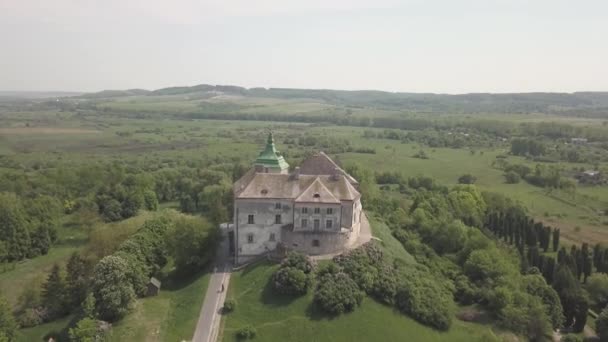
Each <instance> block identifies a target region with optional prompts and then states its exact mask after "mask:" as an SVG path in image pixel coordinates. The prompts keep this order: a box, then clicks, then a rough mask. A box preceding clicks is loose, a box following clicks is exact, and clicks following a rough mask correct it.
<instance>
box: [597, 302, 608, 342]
mask: <svg viewBox="0 0 608 342" xmlns="http://www.w3.org/2000/svg"><path fill="white" fill-rule="evenodd" d="M595 330H596V332H597V334H598V336H599V337H600V341H602V342H606V341H608V307H606V308H604V309H603V310H602V312H601V313H600V314H599V316H598V317H597V319H596V320H595Z"/></svg>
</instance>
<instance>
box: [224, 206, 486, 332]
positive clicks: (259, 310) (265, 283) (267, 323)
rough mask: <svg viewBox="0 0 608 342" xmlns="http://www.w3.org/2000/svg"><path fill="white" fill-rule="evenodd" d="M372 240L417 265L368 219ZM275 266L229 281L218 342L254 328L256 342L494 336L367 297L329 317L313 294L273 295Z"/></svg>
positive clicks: (243, 272) (255, 268)
mask: <svg viewBox="0 0 608 342" xmlns="http://www.w3.org/2000/svg"><path fill="white" fill-rule="evenodd" d="M370 221H371V223H372V227H373V234H374V236H376V237H378V238H380V239H381V240H382V246H383V250H384V252H385V253H386V254H387V255H388V256H390V257H391V258H398V259H401V260H403V261H405V262H415V260H414V259H413V257H412V256H411V255H409V254H408V253H407V252H406V251H405V249H403V247H401V244H400V243H399V242H398V241H397V240H395V239H394V238H393V237H392V235H391V233H390V231H389V228H388V227H387V226H386V225H384V224H382V223H380V222H379V221H378V220H376V219H373V218H370ZM277 267H278V266H277V265H274V264H271V263H267V262H263V263H257V264H254V265H251V266H249V267H247V268H245V269H243V270H241V271H239V272H236V273H234V274H233V275H232V278H231V281H230V288H229V290H228V297H229V298H233V299H235V300H236V303H237V305H236V310H235V311H234V312H232V313H230V314H228V315H227V316H224V320H223V322H222V324H223V327H224V329H223V335H222V341H237V338H236V335H235V333H236V331H237V330H238V329H239V328H241V327H243V326H245V325H252V326H253V327H255V329H256V330H257V333H258V339H259V340H260V341H269V342H272V341H294V342H297V341H302V342H305V341H317V342H323V341H332V342H335V341H345V342H347V341H348V342H350V341H379V340H382V341H425V342H426V341H429V342H434V341H437V342H439V341H456V342H458V341H463V342H464V341H480V340H484V339H487V338H490V337H492V336H494V332H493V331H492V328H491V327H490V326H487V325H482V324H477V323H468V322H462V321H459V320H457V319H455V320H454V324H453V326H452V328H451V329H450V330H449V331H447V332H440V331H437V330H434V329H432V328H429V327H427V326H424V325H422V324H420V323H418V322H416V321H414V320H413V319H411V318H409V317H407V316H405V315H403V314H400V313H399V312H397V311H396V310H395V309H393V308H391V307H388V306H385V305H382V304H379V303H378V302H376V301H374V300H373V299H371V298H369V297H367V298H365V299H364V301H363V303H362V304H361V306H360V307H359V308H357V309H356V310H355V311H354V312H352V313H349V314H345V315H341V316H338V317H328V316H327V315H325V314H324V313H322V312H320V311H319V310H317V309H316V308H315V307H314V305H313V304H312V296H313V295H312V291H310V292H309V293H308V294H307V295H306V296H302V297H299V298H295V299H294V298H292V297H286V296H280V295H277V294H276V292H275V291H273V289H272V288H271V285H270V283H269V280H270V278H271V276H272V274H273V272H274V271H275V270H276V268H277Z"/></svg>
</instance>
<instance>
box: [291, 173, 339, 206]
mask: <svg viewBox="0 0 608 342" xmlns="http://www.w3.org/2000/svg"><path fill="white" fill-rule="evenodd" d="M296 202H307V203H340V201H339V200H338V199H336V197H334V195H333V194H332V193H331V191H329V189H327V187H326V186H325V185H324V184H323V182H321V180H320V178H319V177H317V178H315V180H314V181H313V182H312V183H311V184H310V185H309V186H308V188H306V190H304V191H303V192H302V193H301V194H300V195H299V196H298V197H297V198H296Z"/></svg>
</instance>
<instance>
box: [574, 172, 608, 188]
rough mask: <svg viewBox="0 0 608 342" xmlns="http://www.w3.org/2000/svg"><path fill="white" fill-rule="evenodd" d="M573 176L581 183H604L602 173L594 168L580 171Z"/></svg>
mask: <svg viewBox="0 0 608 342" xmlns="http://www.w3.org/2000/svg"><path fill="white" fill-rule="evenodd" d="M575 178H576V179H577V180H578V182H579V183H581V184H591V185H601V184H605V183H606V180H605V179H604V177H603V175H602V173H601V172H600V171H596V170H587V171H583V172H580V173H578V174H577V175H576V176H575Z"/></svg>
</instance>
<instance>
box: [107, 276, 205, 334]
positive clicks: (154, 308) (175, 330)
mask: <svg viewBox="0 0 608 342" xmlns="http://www.w3.org/2000/svg"><path fill="white" fill-rule="evenodd" d="M208 284H209V274H208V273H202V274H199V275H196V276H194V277H193V278H191V279H188V280H185V281H176V282H173V283H172V282H171V281H169V282H164V283H163V287H162V288H161V292H160V294H159V295H158V296H156V297H149V298H143V299H139V300H138V301H137V307H136V309H135V310H134V311H133V312H132V313H131V314H129V315H128V316H127V317H126V318H125V319H123V320H122V321H120V322H118V323H117V324H115V325H114V326H113V329H112V336H111V338H110V341H146V342H148V341H183V340H189V339H191V338H192V336H193V335H194V329H195V327H196V322H197V320H198V315H199V313H200V309H201V306H202V303H203V299H204V298H205V292H206V291H207V285H208Z"/></svg>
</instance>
